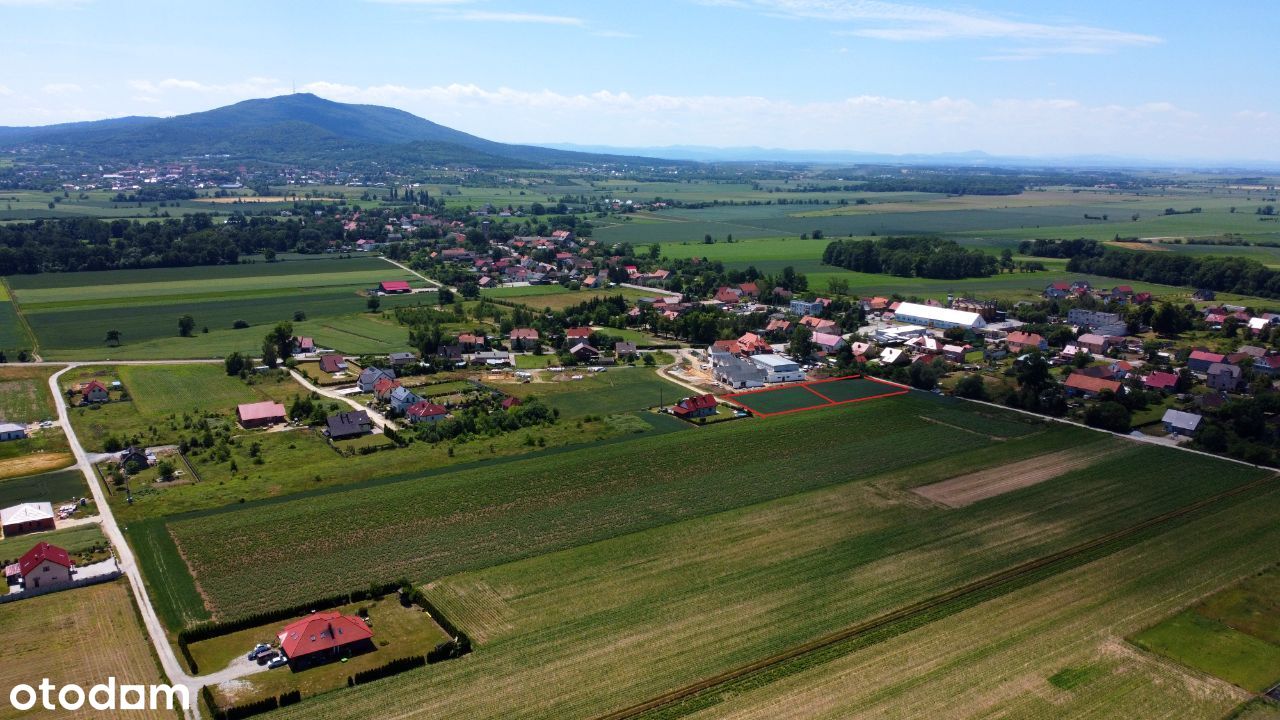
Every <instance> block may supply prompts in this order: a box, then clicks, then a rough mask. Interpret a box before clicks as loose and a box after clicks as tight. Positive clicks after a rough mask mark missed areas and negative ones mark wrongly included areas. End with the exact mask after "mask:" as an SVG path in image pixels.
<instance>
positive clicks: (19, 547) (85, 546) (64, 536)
mask: <svg viewBox="0 0 1280 720" xmlns="http://www.w3.org/2000/svg"><path fill="white" fill-rule="evenodd" d="M39 542H47V543H51V544H53V545H57V546H58V547H60V548H62V549H63V550H66V551H67V552H69V553H71V554H72V555H76V554H79V553H83V552H88V551H89V550H91V549H92V548H96V547H102V546H105V545H106V542H107V539H106V537H105V536H104V535H103V534H102V528H99V527H98V526H97V525H81V526H78V527H73V528H67V529H65V530H52V531H49V532H42V533H31V534H29V535H18V536H16V537H12V538H5V539H4V540H0V561H3V563H0V564H8V563H11V562H14V561H16V560H17V559H18V558H20V557H22V555H23V553H25V552H26V551H28V550H30V549H31V548H32V546H34V545H35V544H36V543H39Z"/></svg>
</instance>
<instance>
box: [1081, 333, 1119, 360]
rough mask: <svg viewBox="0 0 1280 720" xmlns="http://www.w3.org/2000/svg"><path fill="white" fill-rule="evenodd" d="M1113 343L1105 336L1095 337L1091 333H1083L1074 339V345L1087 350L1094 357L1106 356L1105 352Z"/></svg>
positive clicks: (1112, 340) (1111, 339)
mask: <svg viewBox="0 0 1280 720" xmlns="http://www.w3.org/2000/svg"><path fill="white" fill-rule="evenodd" d="M1114 343H1115V341H1114V339H1113V338H1111V337H1108V336H1106V335H1095V334H1093V333H1085V334H1084V335H1081V336H1080V337H1078V338H1076V345H1079V346H1080V347H1082V348H1084V349H1085V350H1088V351H1089V352H1090V353H1092V354H1094V355H1106V354H1107V351H1108V350H1110V349H1111V346H1112V345H1113V344H1114Z"/></svg>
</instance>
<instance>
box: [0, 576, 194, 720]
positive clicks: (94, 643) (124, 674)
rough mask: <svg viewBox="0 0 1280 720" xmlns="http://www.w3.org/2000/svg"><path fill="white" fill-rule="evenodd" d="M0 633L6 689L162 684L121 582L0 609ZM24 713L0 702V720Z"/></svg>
mask: <svg viewBox="0 0 1280 720" xmlns="http://www.w3.org/2000/svg"><path fill="white" fill-rule="evenodd" d="M0 632H2V633H4V636H5V637H6V638H7V640H6V642H5V661H4V662H3V663H0V685H3V686H4V687H6V688H11V687H13V686H15V685H18V684H21V683H26V684H30V685H37V684H39V682H40V679H41V678H48V679H49V680H50V681H51V682H52V683H53V685H54V686H55V687H58V686H62V685H66V684H70V683H74V684H76V685H80V686H81V687H82V688H84V689H85V690H86V691H87V690H88V689H89V688H90V687H92V686H93V685H95V684H98V683H104V682H106V681H107V679H108V678H115V681H116V683H117V686H119V685H122V684H142V685H148V684H156V683H163V682H167V680H165V678H164V676H163V675H162V674H161V672H160V668H159V667H158V663H157V662H156V659H155V651H154V650H153V649H152V648H151V643H150V641H149V640H148V639H147V635H146V633H145V632H143V629H142V626H141V623H140V622H139V620H138V611H137V609H136V608H135V607H134V604H133V599H132V598H131V597H130V595H129V584H128V583H127V582H125V581H124V580H116V581H114V582H109V583H103V584H101V585H94V586H92V587H87V588H80V589H77V590H71V591H68V592H60V593H53V594H52V595H47V596H45V597H41V598H38V599H34V600H25V601H22V602H17V603H10V604H8V605H0ZM196 701H197V698H195V697H192V698H191V702H192V703H195V702H196ZM89 712H90V713H92V712H93V711H89ZM30 715H31V713H29V712H19V711H17V710H16V709H14V708H13V707H12V706H11V705H10V704H9V703H7V702H6V703H2V704H0V718H17V717H28V716H30ZM129 715H130V717H138V718H156V719H157V720H171V719H172V718H173V717H174V716H175V713H174V711H173V710H163V709H161V710H136V711H132V712H131V713H129Z"/></svg>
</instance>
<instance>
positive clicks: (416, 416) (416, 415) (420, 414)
mask: <svg viewBox="0 0 1280 720" xmlns="http://www.w3.org/2000/svg"><path fill="white" fill-rule="evenodd" d="M404 416H405V417H406V418H407V419H408V420H409V422H411V423H421V422H426V423H434V422H439V421H441V420H444V419H445V418H446V417H448V416H449V410H448V409H447V408H445V406H443V405H437V404H435V403H432V402H427V401H426V400H421V401H419V402H416V403H414V404H412V405H410V406H409V408H408V409H407V410H405V411H404Z"/></svg>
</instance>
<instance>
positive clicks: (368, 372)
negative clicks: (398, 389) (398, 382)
mask: <svg viewBox="0 0 1280 720" xmlns="http://www.w3.org/2000/svg"><path fill="white" fill-rule="evenodd" d="M383 379H385V380H388V381H391V380H395V379H396V376H395V374H394V373H392V372H391V371H390V370H386V369H384V368H380V367H373V366H370V367H367V368H365V369H364V370H361V371H360V377H359V378H357V379H356V387H357V388H359V389H360V392H366V393H367V392H373V388H374V385H375V384H376V383H377V382H378V381H379V380H383Z"/></svg>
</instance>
